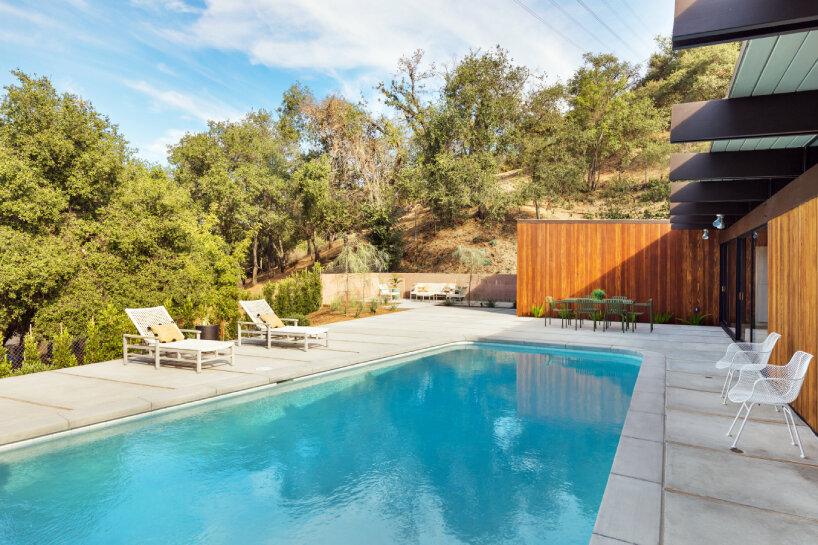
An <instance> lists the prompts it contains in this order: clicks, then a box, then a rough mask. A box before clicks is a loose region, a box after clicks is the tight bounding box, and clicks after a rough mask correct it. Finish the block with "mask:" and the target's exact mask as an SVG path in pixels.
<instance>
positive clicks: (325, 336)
mask: <svg viewBox="0 0 818 545" xmlns="http://www.w3.org/2000/svg"><path fill="white" fill-rule="evenodd" d="M324 346H326V347H327V348H329V331H327V332H326V333H324Z"/></svg>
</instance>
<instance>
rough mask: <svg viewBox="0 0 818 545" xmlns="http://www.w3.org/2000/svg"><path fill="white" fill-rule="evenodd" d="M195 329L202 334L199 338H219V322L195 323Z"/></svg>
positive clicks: (208, 339) (205, 339)
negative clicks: (208, 323) (209, 323)
mask: <svg viewBox="0 0 818 545" xmlns="http://www.w3.org/2000/svg"><path fill="white" fill-rule="evenodd" d="M196 329H198V330H199V331H201V332H202V335H201V336H200V337H199V338H200V339H202V340H203V341H218V340H219V324H212V325H197V326H196Z"/></svg>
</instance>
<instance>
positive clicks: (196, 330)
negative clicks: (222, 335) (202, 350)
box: [179, 329, 202, 339]
mask: <svg viewBox="0 0 818 545" xmlns="http://www.w3.org/2000/svg"><path fill="white" fill-rule="evenodd" d="M179 331H181V332H182V333H193V334H194V335H196V338H197V339H199V338H201V336H202V332H201V331H199V330H198V329H180V330H179Z"/></svg>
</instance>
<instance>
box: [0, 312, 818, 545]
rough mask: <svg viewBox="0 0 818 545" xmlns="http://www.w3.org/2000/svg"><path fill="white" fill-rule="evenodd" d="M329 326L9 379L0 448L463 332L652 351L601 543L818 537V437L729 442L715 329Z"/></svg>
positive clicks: (495, 315) (782, 433)
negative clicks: (197, 365)
mask: <svg viewBox="0 0 818 545" xmlns="http://www.w3.org/2000/svg"><path fill="white" fill-rule="evenodd" d="M328 327H329V329H330V347H329V348H319V347H316V348H313V349H311V350H310V351H309V352H303V351H301V350H299V349H298V348H295V347H276V348H273V349H271V350H267V349H266V348H264V347H262V346H259V345H249V344H245V345H244V346H242V347H237V348H236V353H237V358H236V366H235V367H229V366H227V365H219V366H216V367H210V368H208V367H206V368H205V369H204V370H203V372H202V373H201V374H197V373H195V371H193V370H191V369H190V368H174V367H162V368H161V369H159V370H156V369H154V368H153V367H152V366H151V365H150V364H149V363H145V364H141V363H137V362H134V363H132V364H130V365H128V366H123V365H122V362H121V360H117V361H112V362H105V363H99V364H93V365H87V366H83V367H75V368H70V369H61V370H55V371H48V372H45V373H38V374H34V375H25V376H20V377H11V378H5V379H2V380H0V414H2V417H0V445H4V444H10V443H14V442H17V441H22V440H25V439H30V438H33V437H38V436H43V435H47V434H52V433H55V432H60V431H65V430H69V429H75V428H81V427H83V426H87V425H89V424H94V423H99V422H105V421H108V420H112V419H115V418H120V417H124V416H131V415H136V414H140V413H146V412H150V411H154V410H157V409H162V408H166V407H170V406H174V405H179V404H182V403H187V402H190V401H196V400H201V399H206V398H211V397H214V396H218V395H222V394H226V393H231V392H236V391H240V390H246V389H250V388H254V387H258V386H265V385H270V384H275V383H279V382H282V381H287V380H291V379H295V378H298V377H303V376H307V375H311V374H316V373H321V372H325V371H329V370H333V369H338V368H343V367H347V366H350V365H354V364H357V363H362V362H367V361H372V360H375V359H379V358H384V357H389V356H393V355H399V354H403V353H406V352H410V351H414V350H419V349H424V348H430V347H434V346H439V345H442V344H446V343H450V342H456V341H464V340H493V341H504V340H505V341H510V342H536V343H549V344H554V345H558V346H564V345H566V344H567V345H569V346H570V347H572V348H573V347H586V348H595V349H602V350H610V349H621V350H629V351H636V352H641V353H643V354H644V358H645V359H644V363H643V368H642V369H641V370H640V374H639V378H638V380H637V387H636V388H635V390H634V395H633V398H632V400H631V407H630V410H629V412H628V416H627V419H626V421H625V425H624V428H623V432H622V437H621V439H620V443H619V449H618V451H617V456H616V458H615V460H614V465H613V468H612V471H611V475H610V477H609V481H608V486H607V488H606V491H605V497H604V499H603V504H602V507H601V509H600V513H599V516H598V518H597V525H596V528H595V533H594V536H593V538H592V540H591V543H594V544H616V543H619V544H621V543H637V544H643V543H644V544H648V543H660V542H661V543H664V544H666V545H667V544H697V545H698V544H701V543H718V544H731V543H735V544H742V545H749V544H754V543H765V544H766V543H777V544H778V543H799V544H803V543H818V438H816V436H815V435H814V434H813V433H812V432H811V431H810V430H809V428H807V427H806V426H805V425H804V424H803V423H802V422H800V421H799V422H798V423H799V426H800V427H799V430H800V433H801V440H802V442H803V443H804V450H805V452H806V455H807V458H806V459H801V458H799V456H798V449H797V448H796V447H794V446H791V445H790V442H789V437H788V435H787V431H786V427H785V425H784V420H783V418H782V417H781V415H779V414H777V413H775V412H774V411H773V410H771V409H770V410H765V409H766V408H759V409H756V410H754V411H753V416H752V418H751V419H750V421H749V422H748V424H747V427H746V428H745V431H744V435H743V436H742V438H741V442H740V443H739V448H740V449H741V450H742V451H743V452H742V453H735V452H731V451H730V450H729V446H730V443H731V439H730V438H728V437H726V436H725V432H726V431H727V428H728V427H729V426H730V422H731V419H732V418H733V416H735V412H736V410H737V407H736V406H735V405H733V404H728V405H726V406H724V405H721V403H720V400H719V391H720V389H721V383H722V380H723V376H724V375H723V374H719V373H717V372H716V370H715V369H714V368H713V365H712V362H714V361H715V360H716V359H718V358H719V357H720V356H721V355H722V354H723V352H724V350H725V348H726V346H727V344H729V342H730V340H729V338H728V337H727V336H726V335H725V334H724V332H722V330H721V329H719V328H715V327H698V328H695V327H688V326H676V325H659V326H657V327H656V330H655V331H654V332H653V333H649V329H648V328H647V327H645V326H642V325H640V327H639V331H638V332H637V333H625V334H623V333H622V332H621V331H620V330H617V329H616V328H614V329H613V330H611V331H609V332H605V333H603V332H601V331H596V332H594V331H592V330H591V327H590V325H588V324H586V327H585V328H584V329H582V330H579V331H575V330H574V329H573V328H566V329H561V328H560V326H559V320H556V321H555V322H554V323H553V324H552V325H549V326H548V327H543V321H542V320H541V319H533V318H518V317H516V316H514V314H513V311H509V310H499V309H479V308H471V309H468V308H464V307H445V306H433V305H423V306H419V308H416V309H413V310H411V311H406V312H399V313H395V314H387V315H383V316H377V317H372V318H366V319H362V320H354V321H349V322H340V323H336V324H331V325H329V326H328ZM777 363H780V362H777ZM646 364H647V365H646Z"/></svg>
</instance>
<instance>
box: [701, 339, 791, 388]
mask: <svg viewBox="0 0 818 545" xmlns="http://www.w3.org/2000/svg"><path fill="white" fill-rule="evenodd" d="M780 338H781V335H779V334H778V333H770V334H769V335H767V338H766V339H764V342H760V343H730V346H728V347H727V353H726V354H724V356H723V357H722V358H721V359H720V360H719V361H717V362H716V369H727V377H725V379H724V386H722V388H721V402H722V404H726V403H727V391H728V390H729V389H730V384H731V383H732V382H733V376H735V373H736V371H742V370H745V371H760V370H761V369H764V367H766V366H767V362H768V361H770V354H772V352H773V348H775V343H777V342H778V339H780Z"/></svg>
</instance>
